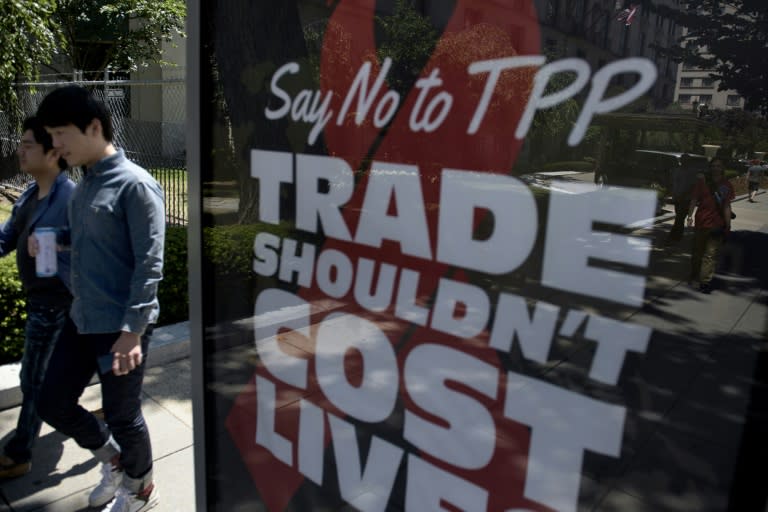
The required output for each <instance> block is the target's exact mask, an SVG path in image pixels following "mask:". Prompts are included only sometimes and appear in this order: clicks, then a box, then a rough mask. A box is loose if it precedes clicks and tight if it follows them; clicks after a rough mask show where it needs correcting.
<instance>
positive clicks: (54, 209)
mask: <svg viewBox="0 0 768 512" xmlns="http://www.w3.org/2000/svg"><path fill="white" fill-rule="evenodd" d="M16 153H17V154H18V156H19V167H20V168H21V170H22V171H24V172H26V173H27V174H29V175H30V176H32V178H34V180H35V182H34V183H33V184H32V185H30V186H29V187H28V188H27V189H26V190H25V191H24V193H23V194H22V195H21V197H19V200H18V201H16V203H15V204H14V206H13V213H11V217H10V219H8V221H6V222H5V224H3V225H2V226H0V256H6V255H7V254H10V253H11V252H12V251H14V250H15V251H16V263H17V265H18V267H19V276H20V277H21V283H22V285H23V286H24V291H25V292H26V303H27V323H26V326H25V329H24V355H23V356H22V359H21V376H20V377H21V392H22V395H23V397H22V401H21V412H20V413H19V419H18V422H17V423H16V432H15V433H14V435H13V437H12V438H11V440H10V441H8V444H6V445H5V448H4V450H3V454H2V455H0V478H12V477H16V476H20V475H23V474H25V473H27V472H29V470H30V469H31V467H32V464H31V460H32V447H33V446H34V443H35V440H36V439H37V436H38V434H39V433H40V426H41V425H42V420H40V417H39V416H38V415H37V397H38V394H39V392H40V386H41V385H42V383H43V377H44V376H45V370H46V367H47V366H48V360H49V358H50V357H51V352H53V347H54V345H55V344H56V339H57V338H58V336H59V333H60V332H61V329H62V327H63V326H64V321H65V320H66V318H67V314H68V312H69V305H70V303H71V302H72V296H71V295H70V292H69V288H68V285H69V253H67V252H60V253H59V254H58V261H57V268H58V275H55V276H53V277H38V276H37V275H36V273H35V259H34V258H33V257H32V256H30V254H29V251H28V248H27V239H28V238H29V235H30V233H32V232H33V231H34V230H35V228H36V227H53V228H56V229H60V228H64V227H66V226H67V202H68V201H69V196H70V195H72V190H73V189H74V188H75V184H74V183H73V182H72V180H70V179H69V178H67V175H66V174H64V173H62V172H61V171H62V170H63V169H64V168H65V167H66V162H64V160H62V159H60V158H59V152H58V151H57V150H55V149H53V144H52V142H51V136H50V135H48V132H46V131H45V129H44V128H43V125H42V123H40V121H39V120H38V119H37V118H34V117H30V118H27V119H26V120H25V121H24V125H23V134H22V136H21V144H19V148H18V150H17V151H16Z"/></svg>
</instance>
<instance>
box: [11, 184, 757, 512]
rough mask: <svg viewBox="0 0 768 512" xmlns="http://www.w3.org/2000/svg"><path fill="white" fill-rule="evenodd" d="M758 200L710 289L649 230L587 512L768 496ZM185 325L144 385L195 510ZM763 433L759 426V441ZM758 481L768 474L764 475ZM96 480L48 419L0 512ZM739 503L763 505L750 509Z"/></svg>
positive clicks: (171, 500)
mask: <svg viewBox="0 0 768 512" xmlns="http://www.w3.org/2000/svg"><path fill="white" fill-rule="evenodd" d="M758 200H759V202H758V203H748V202H747V201H746V200H744V198H740V200H738V201H736V202H735V203H734V211H735V212H736V214H737V218H736V220H735V221H734V223H733V228H734V237H733V241H734V242H733V244H732V248H730V249H729V251H728V252H727V253H726V254H724V256H725V259H726V262H725V263H726V265H725V267H724V273H723V274H722V275H721V276H720V277H719V286H718V288H717V289H716V290H715V291H714V292H713V293H712V294H711V295H704V294H701V293H699V292H698V291H696V290H694V289H692V288H690V287H689V286H688V285H687V283H686V282H685V281H684V277H685V276H686V273H687V263H688V254H687V247H688V245H687V243H688V238H686V240H684V242H683V245H681V247H682V249H664V248H662V247H661V244H660V243H658V242H659V241H660V240H661V239H662V238H663V236H664V235H665V234H666V232H667V230H668V229H669V223H670V218H669V216H666V217H664V218H661V219H659V221H658V223H657V225H656V226H655V227H654V228H652V229H651V230H649V231H648V232H647V233H646V234H647V235H648V236H651V237H653V238H654V240H655V241H656V243H655V244H654V247H655V249H654V253H653V255H652V258H651V259H652V262H651V275H650V276H649V280H648V287H647V300H646V303H645V304H644V306H643V307H642V308H640V309H636V310H627V311H623V312H620V313H617V312H612V313H613V314H614V316H615V317H617V318H622V319H625V320H630V321H632V322H636V323H640V324H645V325H650V326H652V327H653V329H654V333H655V334H654V337H653V339H652V342H651V345H650V347H649V350H648V351H647V353H646V354H644V355H643V356H642V357H638V358H635V359H633V362H629V363H628V366H627V367H626V368H625V370H624V375H623V381H622V386H621V388H615V389H613V390H601V389H597V390H591V392H592V394H595V393H603V392H605V393H608V392H611V393H618V394H621V395H623V396H622V397H621V400H622V402H624V403H626V404H627V407H628V416H627V421H626V426H625V438H624V442H623V445H622V455H621V457H620V458H618V459H607V458H604V457H603V458H600V457H596V456H592V455H591V454H587V457H586V458H585V464H584V476H583V478H582V484H581V492H580V496H581V499H580V507H579V510H581V511H587V510H592V511H622V512H625V511H630V512H645V511H659V510H670V511H679V512H705V511H712V512H715V511H722V510H726V509H727V507H728V504H729V503H731V504H732V503H735V500H736V499H737V498H735V497H734V495H736V494H738V493H739V492H741V493H742V495H741V496H740V497H739V499H743V500H745V501H743V503H748V501H746V500H757V501H759V500H761V499H763V498H764V497H765V496H762V495H758V496H754V489H755V488H756V487H755V486H744V488H743V489H742V488H741V486H742V483H749V482H750V479H751V478H752V476H751V474H750V471H749V468H750V467H753V466H752V464H753V463H755V462H757V463H760V464H762V466H763V467H764V463H765V460H764V459H763V460H759V456H761V454H763V453H765V451H764V448H765V445H766V441H765V440H761V437H762V435H764V432H765V431H766V430H765V424H766V417H767V416H768V415H766V410H765V409H764V405H765V404H764V403H762V402H761V401H760V399H761V398H764V395H765V391H764V390H765V389H768V386H766V382H764V379H765V374H764V373H762V372H764V371H765V369H766V358H765V356H764V355H763V354H764V348H763V347H762V345H763V344H765V340H766V336H765V335H766V318H768V292H767V291H766V288H767V287H766V284H767V283H766V280H765V277H766V275H765V268H766V267H767V266H768V265H766V260H764V259H761V258H763V257H765V256H766V255H767V254H768V253H766V252H765V251H766V247H768V246H767V245H766V241H768V196H767V195H766V194H764V193H763V194H761V195H760V196H758ZM688 236H689V235H687V237H688ZM574 304H578V305H579V306H583V307H584V308H585V309H588V308H589V305H588V304H585V301H584V299H583V297H576V298H574ZM185 329H186V325H185V324H181V325H180V326H169V327H168V328H165V329H163V328H161V329H158V331H157V333H156V336H155V339H156V340H157V343H158V346H157V347H152V348H151V349H150V362H149V365H150V368H149V369H148V371H147V378H146V383H145V386H144V413H145V416H146V419H147V422H148V424H149V429H150V432H151V434H152V437H153V446H154V449H155V453H154V460H155V475H156V481H157V483H158V486H159V489H160V495H161V502H160V505H159V506H158V507H157V508H156V509H155V510H158V511H160V512H171V511H174V512H176V511H192V510H194V508H195V498H194V477H193V474H194V472H193V437H192V404H191V383H190V368H191V367H190V361H189V359H188V357H187V354H188V346H189V338H188V333H187V332H186V330H185ZM163 339H164V340H165V343H163ZM590 350H592V349H591V348H590V347H575V348H574V349H571V347H568V350H567V356H564V357H563V358H562V360H561V361H559V362H557V363H556V364H552V365H548V367H547V368H545V369H543V373H545V374H546V375H547V378H548V379H549V380H550V381H551V382H558V381H562V382H563V383H565V382H568V381H569V380H570V372H571V370H572V369H573V368H576V367H578V366H579V365H582V364H586V363H584V361H582V359H584V360H587V361H588V360H589V357H590V356H591V352H590ZM565 352H566V351H565V350H564V353H565ZM162 354H165V355H162ZM153 355H154V360H153ZM6 379H7V377H6ZM2 380H3V378H2V376H0V383H1V382H2ZM563 385H566V384H563ZM10 388H11V389H9V387H8V386H6V389H5V390H0V403H3V404H4V406H5V407H7V408H5V410H2V411H0V436H1V437H2V439H0V442H4V441H5V440H7V438H8V436H9V435H10V434H11V432H12V430H13V428H14V426H15V422H16V418H17V416H18V412H19V411H18V406H17V404H14V399H13V393H14V392H16V393H17V390H16V391H14V390H13V389H12V386H10ZM3 397H5V398H3ZM83 403H84V405H85V406H86V407H88V408H91V409H96V408H98V407H99V391H98V386H91V387H89V388H88V389H87V390H86V393H85V394H84V396H83ZM755 431H757V432H762V434H761V435H760V436H758V437H755ZM761 450H763V451H761ZM755 457H758V460H757V461H755ZM734 475H737V477H736V478H734ZM757 475H758V476H760V475H762V477H763V480H764V476H765V475H764V472H761V473H757ZM98 479H99V470H98V467H97V464H95V462H94V461H93V460H92V459H91V458H90V456H89V453H88V452H86V451H84V450H82V449H80V448H79V447H77V446H76V445H75V443H74V442H73V441H72V440H71V439H66V438H65V437H64V436H62V435H60V434H58V433H56V432H54V431H52V430H51V429H50V427H48V426H44V427H43V431H42V436H41V439H40V441H39V443H38V445H37V446H36V448H35V455H34V459H33V468H32V472H31V473H30V474H28V475H25V476H23V477H20V478H18V479H15V480H11V481H6V482H0V497H1V498H2V501H0V512H4V511H13V512H17V511H46V512H72V511H83V510H90V509H89V508H88V506H87V495H88V492H89V491H90V489H91V488H92V486H93V485H94V484H95V482H97V481H98ZM763 487H764V486H763ZM766 492H768V491H766ZM741 510H745V511H749V510H758V509H755V508H751V507H749V506H748V505H747V506H745V508H742V509H741Z"/></svg>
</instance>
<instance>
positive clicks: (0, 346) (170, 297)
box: [0, 227, 189, 364]
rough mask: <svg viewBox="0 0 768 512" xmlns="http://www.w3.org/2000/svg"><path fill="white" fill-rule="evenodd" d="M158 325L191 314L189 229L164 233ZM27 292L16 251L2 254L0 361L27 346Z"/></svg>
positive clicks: (11, 359)
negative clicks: (22, 284)
mask: <svg viewBox="0 0 768 512" xmlns="http://www.w3.org/2000/svg"><path fill="white" fill-rule="evenodd" d="M158 300H159V301H160V310H161V311H160V318H159V321H158V325H168V324H173V323H177V322H181V321H183V320H186V319H187V318H188V316H189V313H188V311H189V299H188V293H187V230H186V228H180V227H169V228H168V229H167V231H166V236H165V263H164V271H163V280H162V281H161V282H160V287H159V289H158ZM25 306H26V301H25V294H24V291H23V290H22V287H21V281H20V280H19V273H18V270H17V268H16V257H15V254H11V255H9V256H7V257H5V258H0V336H1V337H2V342H1V343H0V364H6V363H11V362H14V361H18V360H19V359H21V355H22V351H23V349H24V324H25V322H26V320H27V313H26V310H25Z"/></svg>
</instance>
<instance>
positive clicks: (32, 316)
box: [4, 299, 69, 462]
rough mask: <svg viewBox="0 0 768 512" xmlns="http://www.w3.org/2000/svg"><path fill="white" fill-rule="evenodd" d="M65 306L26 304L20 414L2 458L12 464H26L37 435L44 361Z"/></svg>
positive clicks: (63, 316) (45, 361)
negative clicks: (4, 457) (6, 458)
mask: <svg viewBox="0 0 768 512" xmlns="http://www.w3.org/2000/svg"><path fill="white" fill-rule="evenodd" d="M68 312H69V306H46V305H43V304H38V303H36V302H34V301H33V300H31V299H30V300H27V324H26V326H25V330H24V355H23V356H22V358H21V376H20V377H21V393H22V395H23V397H22V401H21V412H20V413H19V420H18V422H17V423H16V432H15V433H14V435H13V437H12V438H11V440H10V441H8V444H6V446H5V449H4V452H5V455H7V456H8V457H10V458H11V459H13V460H14V462H29V460H30V459H31V458H32V446H33V445H34V444H35V440H36V439H37V436H38V435H39V434H40V427H41V425H42V420H41V419H40V417H39V416H38V413H37V401H38V396H39V394H40V387H41V386H42V384H43V377H45V370H46V368H47V367H48V360H49V359H50V357H51V353H52V352H53V347H54V346H55V345H56V339H57V338H58V336H59V334H60V333H61V329H62V327H64V322H65V321H66V319H67V314H68Z"/></svg>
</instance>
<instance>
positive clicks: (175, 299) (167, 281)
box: [157, 226, 189, 325]
mask: <svg viewBox="0 0 768 512" xmlns="http://www.w3.org/2000/svg"><path fill="white" fill-rule="evenodd" d="M163 257H164V262H163V280H162V281H160V286H158V289H157V299H158V301H160V318H158V325H168V324H175V323H178V322H183V321H184V320H187V319H188V318H189V288H188V286H187V282H188V276H187V228H185V227H179V226H169V227H168V228H166V231H165V248H164V253H163Z"/></svg>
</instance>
